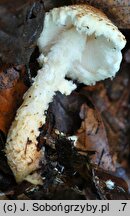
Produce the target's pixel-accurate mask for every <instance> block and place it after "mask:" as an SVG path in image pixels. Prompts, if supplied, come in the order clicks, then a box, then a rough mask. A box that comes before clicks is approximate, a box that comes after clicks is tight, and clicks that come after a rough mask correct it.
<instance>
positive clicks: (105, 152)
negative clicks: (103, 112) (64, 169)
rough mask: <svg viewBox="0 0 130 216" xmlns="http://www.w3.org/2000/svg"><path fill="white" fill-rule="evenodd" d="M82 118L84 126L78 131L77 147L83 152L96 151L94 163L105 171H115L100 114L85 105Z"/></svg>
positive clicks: (81, 114) (82, 109) (82, 108)
mask: <svg viewBox="0 0 130 216" xmlns="http://www.w3.org/2000/svg"><path fill="white" fill-rule="evenodd" d="M80 117H81V119H82V124H81V127H80V129H79V130H78V131H77V136H78V140H77V142H76V147H77V148H78V149H81V150H83V151H96V154H95V155H93V156H92V162H93V163H95V164H98V165H100V167H102V168H103V169H105V170H111V171H115V166H114V164H113V161H112V157H111V155H110V151H109V145H108V140H107V136H106V131H105V127H104V124H103V121H102V119H101V116H100V114H99V113H98V112H97V111H96V110H94V109H92V108H90V107H88V106H87V104H83V105H82V106H81V111H80Z"/></svg>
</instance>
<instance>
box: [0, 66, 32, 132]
mask: <svg viewBox="0 0 130 216" xmlns="http://www.w3.org/2000/svg"><path fill="white" fill-rule="evenodd" d="M25 78H26V75H25V67H24V66H19V67H18V66H17V67H9V68H4V69H1V71H0V130H1V131H3V132H4V133H5V134H7V132H8V129H9V127H10V125H11V123H12V120H13V118H14V116H15V113H16V110H17V108H18V107H19V106H20V105H21V103H22V97H23V94H24V93H25V92H26V90H27V89H28V86H27V85H26V84H25V80H24V79H25Z"/></svg>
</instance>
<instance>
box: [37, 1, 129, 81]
mask: <svg viewBox="0 0 130 216" xmlns="http://www.w3.org/2000/svg"><path fill="white" fill-rule="evenodd" d="M72 28H73V29H74V31H76V33H77V34H79V35H84V36H86V44H85V47H84V50H83V53H82V57H81V59H79V61H77V62H75V63H74V64H73V65H72V68H71V69H70V71H68V74H67V75H68V77H70V78H72V79H77V80H78V81H79V82H82V83H84V84H87V85H91V84H95V82H96V81H100V80H104V79H105V78H108V77H114V76H115V73H116V72H117V71H118V70H119V67H120V63H121V60H122V55H121V50H122V49H123V48H124V46H125V44H126V40H125V37H124V36H123V35H122V33H121V32H120V31H119V30H118V28H117V27H116V26H115V25H114V24H112V22H111V21H110V20H109V19H108V18H107V17H106V15H105V14H104V13H102V12H101V11H99V10H98V9H96V8H94V7H92V6H89V5H72V6H69V7H61V8H54V9H53V10H52V11H50V12H49V13H47V14H46V17H45V24H44V29H43V31H42V33H41V36H40V38H39V40H38V46H39V49H40V51H41V52H42V53H43V54H44V53H45V55H46V53H48V52H49V50H50V49H51V47H52V46H53V45H54V44H55V43H57V41H58V40H59V38H60V37H62V33H63V32H64V31H66V32H67V31H68V33H69V30H70V29H72ZM68 40H69V39H68ZM67 43H68V41H66V46H67ZM78 46H80V43H79V44H77V46H76V47H78ZM76 47H75V50H76ZM70 49H71V47H70ZM42 57H43V55H42V56H41V57H40V60H39V61H41V62H43V59H42Z"/></svg>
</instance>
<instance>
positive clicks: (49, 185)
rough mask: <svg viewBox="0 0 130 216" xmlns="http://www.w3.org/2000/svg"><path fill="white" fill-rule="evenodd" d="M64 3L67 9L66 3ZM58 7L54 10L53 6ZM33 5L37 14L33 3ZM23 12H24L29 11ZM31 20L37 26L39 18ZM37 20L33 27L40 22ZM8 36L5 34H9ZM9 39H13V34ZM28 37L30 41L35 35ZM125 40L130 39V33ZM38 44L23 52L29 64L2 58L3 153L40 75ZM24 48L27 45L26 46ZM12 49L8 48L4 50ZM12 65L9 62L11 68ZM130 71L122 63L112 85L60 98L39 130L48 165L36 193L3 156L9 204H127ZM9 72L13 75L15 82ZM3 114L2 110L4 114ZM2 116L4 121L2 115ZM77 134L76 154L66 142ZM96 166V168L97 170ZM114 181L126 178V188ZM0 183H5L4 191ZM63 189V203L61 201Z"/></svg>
mask: <svg viewBox="0 0 130 216" xmlns="http://www.w3.org/2000/svg"><path fill="white" fill-rule="evenodd" d="M3 2H4V1H3ZM62 2H63V5H65V1H62ZM48 3H49V4H48ZM55 3H56V5H54V4H55ZM55 3H54V1H53V4H52V2H51V1H46V4H45V5H46V8H47V7H48V8H47V10H49V8H51V7H54V6H58V5H57V2H56V1H55ZM69 3H71V2H68V4H69ZM3 5H4V4H3ZM32 5H33V9H34V8H35V6H36V4H35V2H34V3H32ZM34 5H35V6H34ZM4 6H5V5H4ZM6 6H7V4H6ZM60 6H61V5H60ZM26 7H27V4H26ZM40 7H41V1H40ZM9 8H10V7H8V10H9ZM21 8H22V10H23V11H24V10H25V5H24V6H23V7H20V9H21ZM29 8H30V7H29ZM31 8H32V7H31ZM31 11H32V10H31ZM34 11H35V10H34ZM24 12H25V11H24ZM23 14H24V13H23ZM41 16H43V15H41ZM32 17H33V16H32ZM22 19H23V17H22ZM33 19H34V20H35V17H33ZM39 19H40V18H39ZM39 19H37V20H35V21H36V22H39ZM25 23H26V21H25ZM28 24H30V25H31V24H32V23H31V22H28ZM23 25H24V24H23ZM32 25H33V24H32ZM8 28H9V27H8ZM15 28H16V26H15ZM22 28H25V27H22ZM37 28H40V27H39V26H38V27H37ZM16 29H17V28H16ZM28 29H29V27H28ZM4 31H7V29H6V30H4ZM27 31H28V30H27ZM38 31H39V32H40V30H37V34H39V33H38ZM123 33H125V31H123ZM8 34H10V32H9V31H8ZM29 34H30V35H31V34H32V32H31V33H29ZM29 34H28V35H29ZM127 35H129V31H128V30H127V31H126V36H127ZM38 36H39V35H37V37H38ZM26 40H29V37H27V38H25V41H26ZM35 40H36V38H34V41H33V42H32V43H33V45H32V44H31V45H32V46H31V49H30V47H29V48H28V47H26V46H25V47H26V49H24V51H21V52H24V54H25V56H26V55H27V58H25V59H26V61H24V60H23V59H21V56H20V57H14V59H13V58H9V56H7V55H6V54H5V53H4V52H3V55H2V56H3V57H5V58H4V59H1V65H2V67H1V68H2V69H1V71H2V72H1V74H0V75H1V83H0V84H1V89H2V90H1V92H2V91H3V89H6V91H7V92H8V94H9V97H10V100H8V104H7V103H6V109H7V110H6V113H5V120H4V121H3V122H4V123H5V122H7V123H6V125H0V129H1V134H0V140H1V150H2V149H3V148H4V144H5V137H6V134H7V130H8V128H9V126H10V124H11V122H12V119H13V117H14V115H15V112H16V109H17V107H18V106H19V105H20V103H21V102H22V94H23V93H24V91H26V89H27V88H28V87H29V86H30V84H31V79H30V78H31V77H33V76H35V75H36V73H34V71H33V68H37V65H38V64H37V63H35V62H36V57H37V56H38V53H37V52H38V51H37V49H35V48H36V46H35ZM26 43H27V44H28V41H26ZM26 43H25V44H26ZM22 47H23V45H21V48H20V49H23V48H22ZM8 48H9V47H8V46H7V47H6V49H8ZM9 49H10V48H9ZM11 49H13V47H12V48H11ZM28 49H29V51H28ZM128 49H129V44H128V45H127V47H126V49H125V50H124V54H125V55H126V52H127V50H128ZM3 50H4V49H3ZM7 51H8V50H7ZM14 53H15V52H14ZM32 53H33V54H32ZM30 56H31V58H30ZM6 58H7V59H6ZM17 58H19V59H17ZM8 59H9V60H10V59H11V60H12V62H10V61H9V60H8ZM27 59H28V60H27ZM8 61H9V62H8ZM3 62H4V63H8V64H10V65H8V66H7V65H5V66H4V69H3ZM19 64H20V65H19ZM21 64H23V65H21ZM29 68H30V70H29ZM129 68H130V66H129V64H128V63H127V62H126V58H124V60H123V63H122V67H121V70H120V73H119V74H118V75H117V77H116V78H115V79H114V80H113V81H111V80H107V81H105V82H100V83H98V84H97V85H96V86H94V87H89V86H83V85H79V86H78V89H77V90H76V91H74V92H73V93H72V94H71V95H70V96H67V97H66V96H63V95H61V94H60V93H58V92H57V94H56V96H55V99H54V101H53V103H51V104H50V107H49V110H48V112H47V113H46V115H47V123H46V125H44V126H43V127H42V128H41V129H40V131H41V135H40V137H39V148H41V147H43V146H44V148H45V153H46V154H45V156H46V159H45V161H43V164H42V165H41V166H42V169H41V172H42V175H43V176H46V179H45V182H44V184H43V185H42V186H40V187H38V186H36V187H34V186H33V185H31V184H29V183H27V182H23V183H21V185H17V184H16V183H15V181H14V178H13V175H12V173H11V171H10V169H9V167H8V165H7V163H6V158H5V156H4V153H3V151H1V160H2V163H1V167H0V175H1V182H0V185H1V190H2V192H4V194H5V195H4V196H6V198H7V199H58V198H59V199H65V198H66V199H70V198H71V199H128V198H129V195H128V192H127V191H128V186H127V183H128V185H129V172H128V173H127V171H128V169H129V142H128V134H129V133H128V132H129V122H128V120H127V119H129V92H128V86H129ZM11 71H14V72H13V77H12V76H11ZM35 71H36V70H35ZM3 80H4V82H3ZM10 81H11V82H10ZM3 83H4V84H3ZM11 83H12V85H11ZM19 83H21V89H19V88H18V87H17V86H19ZM115 86H116V87H115ZM6 91H5V95H4V96H3V95H2V96H3V97H4V99H5V98H6V95H8V94H7V93H6ZM1 92H0V95H1ZM17 94H18V95H17ZM11 95H16V97H17V98H18V99H17V103H16V104H12V101H11ZM3 97H2V98H3ZM4 99H3V100H4ZM4 105H5V103H2V106H1V107H3V108H4ZM12 106H13V107H12ZM3 108H2V110H0V112H1V113H2V112H3ZM4 111H5V110H4ZM87 113H88V115H87ZM6 114H8V115H6ZM1 116H3V113H2V114H1ZM1 122H2V121H1ZM59 131H62V133H59ZM78 134H79V135H80V136H81V135H82V136H81V137H80V136H79V141H80V142H78V146H77V148H76V147H74V146H73V141H71V140H68V139H67V137H68V136H70V137H72V136H77V135H78ZM101 134H102V139H103V141H102V143H103V145H101V143H100V142H101V139H99V138H100V135H101ZM99 141H100V142H99ZM98 142H99V143H98ZM68 152H69V153H68ZM94 162H96V165H95V164H94ZM114 170H115V171H114ZM108 171H109V174H108ZM113 171H114V173H113ZM110 172H111V173H110ZM116 176H120V177H123V178H124V179H125V181H126V182H127V183H126V182H125V181H124V180H121V179H120V178H117V177H116ZM109 179H111V180H112V181H114V182H115V183H116V186H115V188H114V190H109V188H107V187H106V183H105V182H106V181H107V180H109ZM99 180H100V181H99ZM2 182H4V189H3V185H2V184H3V183H2ZM63 185H64V197H63V196H61V194H63ZM21 188H22V189H21ZM115 191H116V195H117V197H115V193H114V192H115Z"/></svg>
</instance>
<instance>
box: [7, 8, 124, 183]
mask: <svg viewBox="0 0 130 216" xmlns="http://www.w3.org/2000/svg"><path fill="white" fill-rule="evenodd" d="M125 43H126V41H125V38H124V36H123V35H122V34H121V33H120V32H119V31H118V29H117V28H116V27H115V26H114V25H113V24H112V23H111V22H110V20H108V18H107V17H106V16H105V15H104V14H103V13H101V12H100V11H98V10H97V9H94V8H93V7H90V6H87V5H75V6H68V7H61V8H55V9H53V10H52V11H50V12H49V13H47V14H46V16H45V23H44V28H43V32H42V33H41V36H40V38H39V39H38V46H39V50H40V52H41V55H40V57H39V62H40V64H41V69H40V70H38V73H37V76H36V77H35V78H34V83H33V84H32V86H31V87H30V88H29V90H28V91H27V92H26V94H25V95H24V98H23V99H24V101H23V104H22V105H21V107H20V108H19V109H18V110H17V114H16V117H15V120H14V122H13V123H12V126H11V128H10V130H9V133H8V137H7V142H6V147H5V152H6V155H7V159H8V164H9V166H10V168H11V169H12V171H13V173H14V175H15V178H16V181H17V182H21V181H23V180H24V179H26V180H28V181H29V179H30V181H31V182H32V181H33V179H34V176H37V175H35V174H34V175H33V176H30V174H31V173H33V172H35V171H36V170H37V169H38V168H39V162H40V160H41V159H42V158H43V157H44V156H43V155H44V151H43V150H40V151H38V149H37V144H38V140H37V137H38V136H39V134H40V131H39V128H40V127H41V126H42V125H43V124H44V123H45V119H46V116H45V111H46V110H47V109H48V106H49V103H50V102H51V101H52V100H53V96H54V95H55V92H57V91H60V92H61V93H62V94H65V95H69V94H70V93H71V92H72V91H73V90H74V89H75V88H76V85H75V84H74V83H73V81H72V80H66V79H65V77H66V76H68V77H70V78H72V79H77V80H78V81H79V82H82V83H84V84H88V85H91V84H94V83H95V82H96V81H99V80H103V79H105V78H108V77H113V76H114V75H115V73H116V72H117V71H118V69H119V67H120V63H121V59H122V55H121V49H122V48H123V47H124V46H125ZM38 181H39V178H38ZM33 182H34V184H36V182H37V181H36V179H34V181H33ZM40 184H41V181H40Z"/></svg>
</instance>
